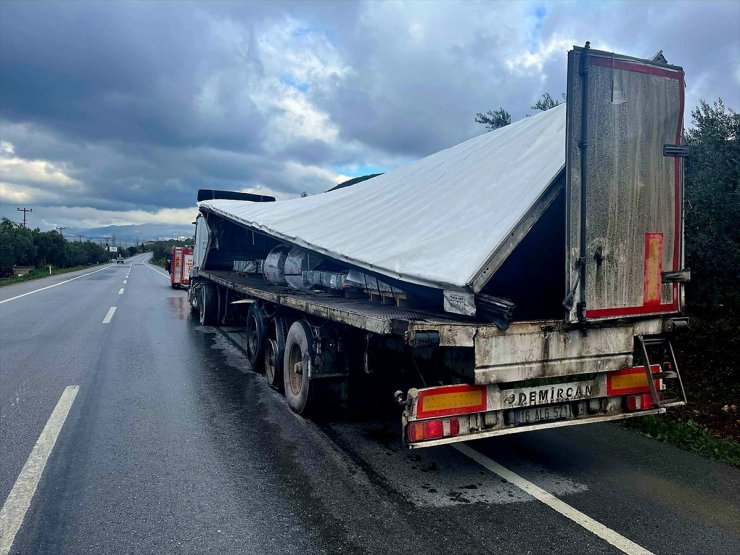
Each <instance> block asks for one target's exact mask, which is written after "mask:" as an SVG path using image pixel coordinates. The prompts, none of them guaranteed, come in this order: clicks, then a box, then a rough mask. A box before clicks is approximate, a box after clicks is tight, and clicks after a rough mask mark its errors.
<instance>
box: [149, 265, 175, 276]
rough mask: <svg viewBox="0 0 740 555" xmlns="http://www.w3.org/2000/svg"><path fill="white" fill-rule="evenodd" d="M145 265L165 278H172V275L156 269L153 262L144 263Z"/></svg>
mask: <svg viewBox="0 0 740 555" xmlns="http://www.w3.org/2000/svg"><path fill="white" fill-rule="evenodd" d="M144 266H146V267H147V268H149V269H150V270H151V271H152V272H156V273H158V274H159V275H160V276H162V277H163V278H165V279H170V276H168V275H167V274H165V273H163V272H160V271H159V270H155V269H154V267H153V266H152V265H151V264H144Z"/></svg>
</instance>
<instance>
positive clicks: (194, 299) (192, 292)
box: [188, 287, 200, 314]
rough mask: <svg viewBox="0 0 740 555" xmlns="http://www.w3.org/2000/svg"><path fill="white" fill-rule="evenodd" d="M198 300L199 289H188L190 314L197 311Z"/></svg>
mask: <svg viewBox="0 0 740 555" xmlns="http://www.w3.org/2000/svg"><path fill="white" fill-rule="evenodd" d="M199 298H200V289H199V288H197V287H190V288H188V304H190V314H195V313H197V312H198V311H199V306H198V299H199Z"/></svg>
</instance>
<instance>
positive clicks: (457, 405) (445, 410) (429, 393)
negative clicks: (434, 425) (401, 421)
mask: <svg viewBox="0 0 740 555" xmlns="http://www.w3.org/2000/svg"><path fill="white" fill-rule="evenodd" d="M485 410H486V386H484V385H483V386H477V385H450V386H443V387H434V388H429V389H422V390H421V391H419V396H418V398H417V400H416V417H417V418H431V417H434V416H452V415H453V414H467V413H470V412H483V411H485Z"/></svg>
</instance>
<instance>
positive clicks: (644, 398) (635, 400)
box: [626, 393, 654, 412]
mask: <svg viewBox="0 0 740 555" xmlns="http://www.w3.org/2000/svg"><path fill="white" fill-rule="evenodd" d="M626 401H627V410H628V411H630V412H634V411H637V410H647V409H651V408H653V405H654V403H653V396H652V395H651V394H650V393H643V394H641V395H628V396H627V397H626Z"/></svg>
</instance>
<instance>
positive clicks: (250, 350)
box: [247, 303, 265, 372]
mask: <svg viewBox="0 0 740 555" xmlns="http://www.w3.org/2000/svg"><path fill="white" fill-rule="evenodd" d="M264 349H265V319H264V317H263V316H262V309H261V308H260V306H259V305H258V304H257V303H252V304H251V305H250V306H249V312H247V359H248V360H249V364H250V365H251V366H252V370H254V371H255V372H261V371H262V370H263V363H264V360H262V352H263V351H264Z"/></svg>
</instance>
